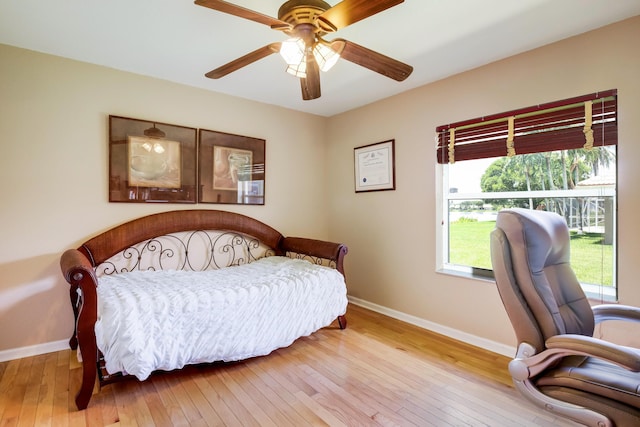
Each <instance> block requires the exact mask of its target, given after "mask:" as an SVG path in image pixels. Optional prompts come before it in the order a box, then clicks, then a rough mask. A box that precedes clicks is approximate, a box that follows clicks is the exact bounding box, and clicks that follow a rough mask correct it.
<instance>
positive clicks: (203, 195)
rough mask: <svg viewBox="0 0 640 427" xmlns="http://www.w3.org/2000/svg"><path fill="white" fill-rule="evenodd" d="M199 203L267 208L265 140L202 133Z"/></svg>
mask: <svg viewBox="0 0 640 427" xmlns="http://www.w3.org/2000/svg"><path fill="white" fill-rule="evenodd" d="M198 168H199V174H198V189H199V193H198V201H199V202H201V203H226V204H240V205H264V190H265V140H264V139H258V138H252V137H249V136H241V135H233V134H229V133H223V132H216V131H212V130H206V129H200V145H199V148H198Z"/></svg>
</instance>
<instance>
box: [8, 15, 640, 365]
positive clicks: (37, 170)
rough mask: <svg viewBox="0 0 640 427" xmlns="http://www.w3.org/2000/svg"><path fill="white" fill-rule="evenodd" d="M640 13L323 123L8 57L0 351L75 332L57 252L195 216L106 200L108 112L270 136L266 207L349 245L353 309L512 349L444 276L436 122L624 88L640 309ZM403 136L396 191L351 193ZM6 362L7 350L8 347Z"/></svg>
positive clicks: (635, 294)
mask: <svg viewBox="0 0 640 427" xmlns="http://www.w3.org/2000/svg"><path fill="white" fill-rule="evenodd" d="M634 40H640V17H639V18H635V19H632V20H628V21H625V22H622V23H620V24H616V25H613V26H610V27H606V28H604V29H601V30H597V31H594V32H591V33H588V34H585V35H582V36H579V37H575V38H572V39H569V40H565V41H562V42H560V43H556V44H554V45H550V46H547V47H544V48H541V49H537V50H534V51H531V52H528V53H525V54H522V55H518V56H516V57H512V58H509V59H507V60H504V61H500V62H496V63H493V64H490V65H487V66H485V67H482V68H479V69H476V70H472V71H469V72H467V73H463V74H460V75H456V76H453V77H450V78H448V79H445V80H442V81H439V82H436V83H433V84H430V85H427V86H424V87H422V88H419V89H416V90H412V91H410V92H407V93H404V94H402V95H400V96H396V97H393V98H390V99H387V100H385V101H382V102H378V103H375V104H372V105H370V106H367V107H363V108H360V109H357V110H354V111H351V112H347V113H344V114H341V115H339V116H335V117H332V118H330V119H325V118H321V117H317V116H312V115H308V114H303V113H298V112H295V111H290V110H285V109H281V108H277V107H273V106H268V105H263V104H257V103H253V102H249V101H245V100H241V99H238V98H232V97H228V96H225V95H220V94H213V93H209V92H206V91H203V90H199V89H194V88H190V87H186V86H180V85H176V84H171V83H167V82H164V81H160V80H156V79H151V78H148V77H143V76H137V75H133V74H128V73H123V72H119V71H114V70H111V69H107V68H104V67H98V66H93V65H88V64H84V63H78V62H74V61H70V60H66V59H61V58H56V57H52V56H48V55H42V54H38V53H34V52H30V51H26V50H21V49H16V48H12V47H8V46H3V45H0V138H1V139H0V147H2V152H1V155H0V178H1V179H2V182H3V187H2V196H3V197H2V201H1V203H2V204H1V207H0V236H1V237H0V238H1V242H2V243H1V244H0V352H2V351H3V350H11V349H19V348H22V347H26V346H31V345H39V344H46V343H50V342H59V340H63V339H66V338H68V335H69V334H70V332H71V330H72V319H71V311H70V307H69V302H68V297H67V290H68V287H67V286H66V285H65V282H64V281H63V279H62V277H61V276H60V272H59V268H58V259H59V256H60V253H61V252H62V251H63V250H65V249H67V248H69V247H75V246H77V245H78V244H80V243H81V242H82V241H84V240H86V239H87V238H88V237H91V236H92V235H93V234H95V233H97V232H98V231H100V230H104V229H106V228H108V227H110V226H112V225H114V224H117V223H121V222H123V221H125V220H128V219H131V218H134V217H137V216H140V215H143V214H147V213H151V212H157V211H163V210H168V209H181V208H189V207H195V206H196V205H186V206H181V205H167V206H164V205H163V206H159V205H138V204H114V203H111V204H110V203H108V202H107V200H108V197H107V188H108V183H107V179H106V176H107V153H108V151H107V149H108V148H107V132H108V128H107V116H108V115H109V114H115V115H120V116H125V117H134V118H141V119H148V120H157V121H161V122H167V123H175V124H180V125H185V126H192V127H201V128H207V129H214V130H220V131H224V132H230V133H237V134H242V135H248V136H254V137H259V138H265V139H266V140H267V188H266V190H267V203H266V205H265V206H260V207H237V206H229V205H197V206H198V207H205V208H212V209H213V208H222V209H227V210H233V211H238V212H242V213H245V214H247V215H251V216H254V217H256V218H258V219H261V220H263V221H264V222H267V223H269V224H271V225H273V226H274V227H276V228H277V229H279V230H280V231H282V232H283V233H284V234H288V235H306V236H311V237H317V238H331V239H333V240H337V241H342V242H344V243H346V244H347V245H348V246H349V254H348V256H347V258H346V269H347V279H348V286H349V293H350V295H352V296H353V297H355V298H358V299H360V300H363V301H367V302H370V303H372V304H377V305H379V306H381V307H383V308H388V309H389V310H392V311H396V312H398V313H403V314H406V315H408V316H413V317H414V319H418V320H424V322H426V323H431V324H434V325H439V326H441V327H443V328H449V329H451V330H453V331H460V332H461V333H463V334H469V336H475V337H478V338H479V339H485V340H489V342H496V343H499V344H504V345H505V346H512V345H514V344H515V343H514V337H513V333H512V332H511V327H510V325H509V323H508V319H507V317H506V315H505V314H504V311H503V308H502V305H501V303H500V300H499V297H498V295H497V293H496V290H495V288H494V285H493V284H492V283H490V282H478V281H474V280H470V279H463V278H459V277H452V276H447V275H443V274H439V273H436V271H435V270H436V263H435V260H436V238H435V236H436V230H437V224H436V200H437V199H438V194H437V192H436V169H435V166H434V165H435V149H434V147H435V145H434V141H433V138H434V129H435V127H436V126H437V125H440V124H444V123H447V122H454V121H457V120H463V119H468V118H473V117H477V116H480V115H483V114H488V113H497V112H501V111H505V110H510V109H514V108H519V107H524V106H529V105H533V104H536V103H543V102H548V101H552V100H557V99H562V98H567V97H572V96H576V95H580V94H585V93H590V92H594V91H597V90H604V89H612V88H617V89H618V91H619V112H620V113H619V122H620V125H619V141H620V146H619V159H620V160H619V163H618V169H619V176H620V179H619V188H618V191H619V193H618V196H619V204H618V206H619V216H618V219H619V227H620V230H621V232H620V236H619V248H620V250H619V254H618V255H619V279H620V280H619V283H620V294H621V298H622V302H624V303H628V304H635V305H640V286H637V285H636V281H634V280H633V279H634V278H635V276H636V274H634V273H635V271H634V268H633V267H634V261H635V259H634V254H637V253H640V231H639V230H638V225H637V222H636V221H637V220H636V218H637V213H638V212H640V195H639V193H638V191H637V188H638V184H639V183H640V168H638V167H637V166H636V165H635V163H636V162H637V160H638V159H640V144H639V143H638V141H636V140H635V139H637V137H636V135H640V79H638V76H639V75H640V56H639V55H638V54H637V46H636V43H635V42H634ZM391 138H395V140H396V174H397V190H396V191H386V192H375V193H364V194H355V193H354V189H353V148H354V147H357V146H360V145H365V144H370V143H373V142H379V141H384V140H387V139H391ZM5 354H7V351H5Z"/></svg>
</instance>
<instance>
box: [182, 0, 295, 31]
mask: <svg viewBox="0 0 640 427" xmlns="http://www.w3.org/2000/svg"><path fill="white" fill-rule="evenodd" d="M194 3H195V4H197V5H200V6H204V7H208V8H209V9H213V10H217V11H219V12H224V13H228V14H230V15H234V16H238V17H240V18H244V19H249V20H250V21H255V22H258V23H260V24H264V25H268V26H270V27H271V28H273V29H276V30H289V29H291V25H289V24H288V23H286V22H284V21H281V20H279V19H276V18H272V17H270V16H268V15H263V14H262V13H259V12H255V11H253V10H250V9H247V8H244V7H242V6H238V5H235V4H233V3H229V2H226V1H222V0H195V2H194Z"/></svg>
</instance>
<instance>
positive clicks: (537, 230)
mask: <svg viewBox="0 0 640 427" xmlns="http://www.w3.org/2000/svg"><path fill="white" fill-rule="evenodd" d="M491 259H492V264H493V271H494V274H495V279H496V284H497V286H498V290H499V292H500V297H501V298H502V302H503V303H504V307H505V309H506V311H507V314H508V315H509V319H510V320H511V323H512V325H513V328H514V330H515V333H516V337H517V340H518V349H517V353H516V356H515V358H514V359H513V360H512V361H511V362H510V363H509V372H510V374H511V376H512V378H513V381H514V384H515V387H516V389H517V390H518V391H519V392H520V393H521V394H522V395H524V396H525V397H526V398H527V399H529V400H530V401H532V402H533V403H535V404H536V405H538V406H540V407H541V408H544V409H545V410H547V411H550V412H552V413H554V414H557V415H559V416H562V417H567V418H570V419H572V420H574V421H577V422H580V423H583V424H585V425H593V426H640V373H639V371H640V350H639V349H636V348H631V347H625V346H621V345H616V344H612V343H610V342H607V341H604V340H601V339H598V338H594V337H593V333H594V327H595V325H596V324H597V323H599V322H602V321H605V320H630V321H636V322H640V309H638V308H636V307H629V306H622V305H616V304H605V305H599V306H595V307H591V305H590V304H589V301H588V300H587V298H586V296H585V294H584V292H583V291H582V288H581V287H580V284H579V283H578V280H577V278H576V276H575V274H574V272H573V270H572V269H571V266H570V263H569V230H568V228H567V224H566V222H565V220H564V218H562V217H561V216H560V215H557V214H555V213H551V212H545V211H533V210H528V209H507V210H503V211H501V212H499V213H498V217H497V220H496V228H495V230H493V232H492V233H491Z"/></svg>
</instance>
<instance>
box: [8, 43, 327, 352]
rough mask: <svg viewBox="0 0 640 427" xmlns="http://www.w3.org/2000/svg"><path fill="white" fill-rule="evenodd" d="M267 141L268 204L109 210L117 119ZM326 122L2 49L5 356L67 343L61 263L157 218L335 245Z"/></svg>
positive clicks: (121, 205) (67, 311) (117, 205)
mask: <svg viewBox="0 0 640 427" xmlns="http://www.w3.org/2000/svg"><path fill="white" fill-rule="evenodd" d="M109 114H114V115H120V116H124V117H133V118H141V119H148V120H156V121H160V122H166V123H175V124H179V125H184V126H191V127H196V128H205V129H213V130H219V131H223V132H230V133H236V134H240V135H248V136H253V137H257V138H264V139H266V141H267V142H266V148H267V160H266V174H267V183H266V205H265V206H253V207H238V206H233V205H212V204H207V205H175V204H172V205H157V204H153V205H144V204H128V203H108V181H107V171H108V169H107V168H108V158H107V156H108V145H107V139H108V115H109ZM325 129H326V119H325V118H323V117H319V116H314V115H309V114H302V113H299V112H296V111H292V110H286V109H282V108H276V107H273V106H269V105H264V104H258V103H254V102H249V101H245V100H242V99H238V98H233V97H229V96H225V95H220V94H214V93H210V92H207V91H204V90H200V89H195V88H191V87H187V86H181V85H176V84H171V83H168V82H165V81H161V80H156V79H152V78H148V77H143V76H137V75H134V74H129V73H124V72H119V71H115V70H112V69H108V68H104V67H98V66H94V65H89V64H85V63H80V62H75V61H71V60H66V59H61V58H57V57H53V56H48V55H43V54H39V53H34V52H31V51H27V50H21V49H16V48H13V47H8V46H4V45H0V147H1V148H2V149H1V152H0V178H1V182H2V190H1V191H2V198H1V201H0V351H2V350H7V349H16V348H21V347H25V346H31V345H36V344H42V343H48V342H53V341H58V340H62V339H65V338H68V336H69V335H70V333H71V331H72V325H73V323H72V315H71V309H70V305H69V300H68V286H66V284H65V282H64V280H63V279H62V276H61V274H60V269H59V267H58V260H59V257H60V254H61V253H62V251H64V250H65V249H67V248H71V247H76V246H78V245H79V244H80V243H82V242H83V241H85V240H86V239H88V238H89V237H91V236H92V235H93V234H95V233H97V232H98V231H100V230H104V229H106V228H108V227H110V226H112V225H115V224H118V223H121V222H124V221H125V220H128V219H131V218H134V217H137V216H140V215H143V214H147V213H152V212H158V211H164V210H169V209H184V208H194V207H196V206H197V207H199V208H205V209H208V208H211V209H215V208H219V209H226V210H233V211H238V212H242V213H244V214H247V215H250V216H253V217H256V218H258V219H260V220H262V221H264V222H266V223H268V224H270V225H272V226H273V227H275V228H277V229H278V230H280V231H281V232H282V233H283V234H286V235H303V236H311V237H317V238H326V237H327V233H328V225H327V224H328V222H327V215H326V213H325V209H324V206H326V204H327V193H326V191H325V186H324V185H322V183H323V182H324V179H323V176H324V172H325V168H324V165H325V151H326V150H325V147H324V140H325Z"/></svg>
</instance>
